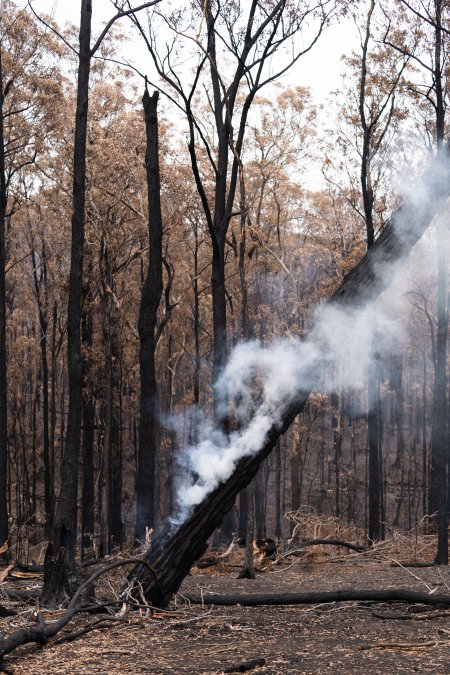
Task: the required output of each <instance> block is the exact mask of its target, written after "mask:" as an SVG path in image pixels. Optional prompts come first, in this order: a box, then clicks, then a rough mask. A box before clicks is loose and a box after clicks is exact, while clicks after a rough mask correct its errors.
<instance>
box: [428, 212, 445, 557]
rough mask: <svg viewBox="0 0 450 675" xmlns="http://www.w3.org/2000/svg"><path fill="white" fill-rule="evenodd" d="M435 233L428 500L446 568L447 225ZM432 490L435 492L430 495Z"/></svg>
mask: <svg viewBox="0 0 450 675" xmlns="http://www.w3.org/2000/svg"><path fill="white" fill-rule="evenodd" d="M437 233H438V302H437V305H438V308H437V313H438V317H437V335H436V368H435V378H434V388H433V425H432V429H431V486H430V493H431V494H430V497H431V501H432V504H433V507H434V506H435V507H436V508H437V512H438V522H437V526H438V550H437V554H436V562H437V563H438V564H439V565H447V564H448V535H447V445H446V440H447V434H446V427H447V364H446V360H447V330H448V316H447V256H446V253H445V251H446V225H445V224H444V222H443V219H442V218H440V219H439V222H438V225H437ZM432 488H434V489H435V492H433V491H432Z"/></svg>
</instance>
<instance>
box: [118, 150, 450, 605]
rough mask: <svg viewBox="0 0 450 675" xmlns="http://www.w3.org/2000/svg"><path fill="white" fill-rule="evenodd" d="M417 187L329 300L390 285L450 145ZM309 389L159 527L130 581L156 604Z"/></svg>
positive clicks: (433, 201)
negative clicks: (203, 492)
mask: <svg viewBox="0 0 450 675" xmlns="http://www.w3.org/2000/svg"><path fill="white" fill-rule="evenodd" d="M419 188H420V189H418V190H417V192H416V193H413V194H412V196H411V198H410V199H409V200H407V201H405V203H404V204H403V205H402V206H401V207H400V208H399V209H398V210H397V212H396V213H395V214H394V215H393V217H392V218H391V219H390V221H389V222H388V223H387V224H386V226H385V229H384V230H383V232H382V234H381V235H380V236H379V237H378V239H377V240H376V241H375V243H374V244H373V246H371V248H370V249H369V250H368V251H367V253H366V254H365V256H364V257H363V258H362V260H361V261H360V262H359V263H358V265H356V267H355V268H354V269H353V270H352V272H350V274H349V275H348V276H347V277H346V279H345V280H344V282H343V283H342V285H341V286H340V288H339V289H338V290H337V291H336V292H335V293H334V295H333V297H332V299H331V301H332V302H333V303H336V304H340V305H344V306H353V307H355V306H356V307H358V306H362V305H364V304H365V303H367V302H368V301H370V300H373V299H374V298H375V297H376V296H377V295H378V294H379V293H380V292H381V291H382V290H384V289H385V288H386V287H387V286H388V285H389V284H390V282H391V280H392V278H393V274H394V263H398V261H399V260H401V259H402V258H404V257H406V255H407V254H408V253H409V252H410V250H411V248H412V247H413V246H414V244H415V243H416V242H417V241H418V239H419V238H420V237H421V236H422V234H423V233H424V231H425V229H426V228H427V226H428V225H429V223H430V222H431V220H432V219H433V218H434V216H435V214H436V212H438V211H439V210H440V209H442V208H443V206H444V204H445V202H446V200H447V198H448V196H449V195H450V168H449V165H448V150H445V152H441V153H439V154H438V157H437V158H436V159H435V161H434V162H433V163H432V165H431V166H430V168H429V170H428V171H427V172H425V174H424V175H423V177H422V181H421V184H420V186H419ZM419 193H420V194H421V195H423V194H426V195H427V197H428V198H427V199H426V200H423V199H421V200H420V201H418V200H417V199H416V197H415V195H417V194H419ZM381 262H383V263H384V264H383V265H381V264H380V263H381ZM312 375H313V373H312ZM308 394H309V392H306V391H305V392H303V393H298V395H297V399H296V401H294V402H293V403H290V404H289V405H287V406H286V408H285V410H284V411H283V413H282V417H281V422H280V424H274V425H273V426H272V428H271V429H270V430H269V431H268V433H267V435H266V440H265V442H264V443H263V444H262V446H261V449H260V450H259V452H258V453H257V454H256V455H255V456H253V457H245V458H243V459H241V461H240V462H239V463H238V466H237V467H236V469H235V471H234V472H233V474H232V475H231V476H230V477H229V478H228V479H227V480H225V481H224V482H223V483H222V484H220V485H219V486H218V487H217V488H216V489H215V490H213V491H212V492H211V493H210V494H209V495H208V496H207V497H206V498H205V499H204V500H203V501H202V502H201V503H200V504H198V505H197V506H196V507H195V508H194V510H193V511H192V513H191V515H190V516H188V518H187V519H186V520H185V521H184V522H183V523H182V524H181V525H180V526H179V527H178V528H173V526H168V527H166V528H165V530H163V532H162V533H161V535H160V536H159V537H158V539H157V540H156V541H155V542H154V544H153V546H152V548H151V549H149V550H148V551H147V553H146V555H145V559H146V561H147V562H148V563H149V564H150V565H151V566H152V567H153V569H155V570H156V573H157V574H156V578H155V577H154V575H152V574H151V573H150V572H149V570H148V569H147V568H143V567H142V566H138V567H136V568H135V569H134V570H133V572H132V573H131V575H130V578H129V580H130V581H133V582H134V583H135V584H136V583H137V582H138V586H139V584H141V585H142V590H143V592H144V593H145V595H146V597H147V599H148V600H149V601H150V602H152V603H153V604H154V605H166V604H167V603H168V602H169V600H170V598H171V597H172V595H173V593H175V592H176V591H177V590H178V588H179V586H180V584H181V582H182V581H183V579H184V577H185V576H186V574H187V573H188V572H189V569H190V568H191V566H192V565H193V563H194V562H195V561H196V560H198V558H199V557H200V556H201V555H202V554H203V553H204V551H205V550H206V547H207V540H208V538H209V537H210V536H211V534H212V533H213V531H214V529H215V528H216V527H217V525H218V524H219V523H220V521H221V520H222V518H223V515H224V514H225V513H226V512H227V510H229V509H230V507H231V505H232V504H233V502H234V499H235V497H236V495H237V493H238V492H239V491H240V490H242V489H243V488H244V487H245V486H246V485H248V484H249V482H250V481H251V480H252V478H253V477H254V476H255V475H256V472H257V471H258V468H259V467H260V465H261V462H262V461H263V460H264V459H265V458H266V457H267V456H268V455H269V453H270V452H271V450H272V449H273V447H274V445H275V443H276V441H277V439H278V438H279V437H280V436H281V435H282V434H283V433H285V432H286V431H287V429H288V428H289V426H290V425H291V424H292V422H293V421H294V419H295V417H296V416H297V415H298V414H299V413H300V412H301V411H302V409H303V407H304V405H305V403H306V401H307V398H308ZM139 588H140V586H139ZM137 593H139V591H137Z"/></svg>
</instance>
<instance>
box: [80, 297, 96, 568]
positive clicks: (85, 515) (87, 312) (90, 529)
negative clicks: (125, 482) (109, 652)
mask: <svg viewBox="0 0 450 675" xmlns="http://www.w3.org/2000/svg"><path fill="white" fill-rule="evenodd" d="M88 293H89V291H88ZM93 334H94V317H93V314H92V307H91V306H90V298H86V299H85V307H84V310H83V317H82V338H83V344H84V347H85V355H84V368H83V370H84V375H85V386H84V392H83V477H82V491H81V557H82V558H90V557H92V556H93V555H94V547H93V537H94V527H95V509H94V425H95V403H94V392H93V385H92V381H91V379H90V377H88V376H89V375H91V373H90V370H91V367H92V358H91V355H90V351H91V349H92V344H93Z"/></svg>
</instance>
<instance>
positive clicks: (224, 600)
mask: <svg viewBox="0 0 450 675" xmlns="http://www.w3.org/2000/svg"><path fill="white" fill-rule="evenodd" d="M185 598H186V600H188V601H189V602H191V603H193V604H196V605H202V604H203V605H228V606H231V605H241V606H242V607H258V606H260V605H319V604H323V603H328V602H388V603H391V602H409V603H419V604H422V605H433V606H434V607H436V606H438V607H450V594H446V595H436V594H434V593H433V594H430V593H423V592H422V591H409V590H407V589H390V590H387V591H353V590H347V589H344V590H339V591H313V592H311V593H277V594H273V595H272V594H270V595H269V594H265V593H257V594H254V595H216V594H215V593H213V594H211V595H202V596H197V595H187V596H185Z"/></svg>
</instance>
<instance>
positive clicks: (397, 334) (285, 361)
mask: <svg viewBox="0 0 450 675" xmlns="http://www.w3.org/2000/svg"><path fill="white" fill-rule="evenodd" d="M449 181H450V167H449V162H448V160H447V155H444V154H443V155H442V156H440V157H438V158H436V160H435V162H434V164H433V165H432V167H431V168H430V169H429V170H428V171H427V172H426V173H425V174H424V177H423V178H422V181H421V184H420V189H418V188H417V187H416V188H415V190H414V192H412V193H411V194H410V195H409V197H408V199H407V200H406V202H405V203H404V205H403V206H402V207H400V209H399V210H398V211H397V213H396V215H395V223H394V225H395V228H391V230H388V228H387V229H386V231H385V232H386V233H387V234H386V237H387V236H389V237H390V238H391V239H390V240H389V241H388V243H387V245H386V240H385V241H384V242H383V243H382V245H383V246H384V248H382V247H381V246H380V248H379V249H378V251H382V252H383V256H381V254H380V255H377V250H376V246H377V244H375V246H374V248H375V252H374V255H372V257H371V258H370V259H369V266H367V263H366V262H365V261H364V260H363V261H362V272H361V268H360V267H359V266H357V268H355V270H354V272H353V273H352V274H354V276H355V277H356V280H357V283H356V284H355V291H354V292H352V290H351V289H350V292H349V291H348V289H347V293H346V295H345V297H344V298H343V300H342V302H341V301H340V295H339V291H338V292H337V293H336V294H335V296H334V302H333V303H329V304H326V305H324V306H322V307H321V308H320V309H319V310H318V312H317V316H316V320H315V322H314V328H313V330H312V331H311V334H310V335H309V337H308V338H307V339H306V340H303V341H302V340H299V339H281V340H278V341H276V342H275V343H274V344H272V345H270V346H269V347H266V348H262V347H261V346H259V345H258V344H257V343H255V342H248V343H243V344H240V345H238V346H237V347H236V348H235V350H234V351H233V353H232V354H231V356H230V359H229V362H228V365H227V367H226V368H225V370H224V372H223V374H222V376H221V378H220V380H219V381H218V382H217V383H216V391H217V393H218V394H219V395H220V394H221V393H223V395H224V396H223V400H224V401H225V400H226V396H227V394H231V397H232V399H233V401H234V408H235V409H234V416H235V418H236V420H237V421H238V423H239V430H238V431H234V432H232V433H231V434H230V435H229V436H226V435H225V434H224V433H223V432H222V431H221V430H220V429H217V428H214V426H213V424H212V423H211V422H207V421H203V422H202V425H201V439H200V442H199V443H198V444H197V445H196V446H193V447H189V448H187V449H186V450H185V452H184V453H183V454H182V456H181V460H180V462H181V465H182V466H183V467H184V469H185V470H186V471H187V472H188V473H189V472H191V474H195V475H196V480H195V484H192V485H189V484H188V483H187V482H186V481H185V482H184V483H183V484H182V485H181V486H180V488H179V494H178V497H179V513H178V515H177V516H176V518H175V520H174V522H176V523H180V522H182V521H183V520H184V519H185V518H186V517H187V516H188V515H189V513H190V512H191V510H192V508H193V507H195V506H196V505H197V504H199V503H200V502H201V501H202V500H203V499H204V498H205V497H206V496H207V495H208V494H209V493H210V492H212V491H213V490H214V489H215V488H216V487H218V485H219V484H221V483H222V482H224V481H225V480H227V479H228V478H229V477H230V476H231V475H232V473H233V472H234V470H235V468H236V466H237V464H238V462H239V461H240V460H241V459H242V458H244V457H249V456H253V455H256V454H257V453H258V451H259V450H260V449H261V448H262V447H263V445H264V443H265V441H266V439H267V435H268V432H269V431H270V430H271V429H273V428H274V427H280V426H281V424H282V421H283V417H284V415H285V413H286V411H287V410H288V409H289V408H290V406H291V405H292V403H294V402H295V401H296V400H297V398H298V397H299V395H301V394H302V393H304V392H308V391H310V390H313V389H322V390H324V389H325V379H324V377H323V374H324V372H326V370H327V369H328V368H329V367H330V366H331V365H336V364H337V365H338V366H339V372H340V377H341V378H342V387H343V388H346V387H350V386H355V385H357V384H360V383H362V382H363V381H364V379H365V373H366V372H367V369H368V367H369V364H370V361H371V358H372V356H373V354H372V346H373V345H374V334H373V331H374V327H375V326H377V327H378V329H379V327H380V326H381V327H382V331H381V332H382V335H383V344H382V346H383V348H388V347H390V346H392V345H393V344H395V342H396V341H398V340H399V339H400V338H401V337H402V330H401V325H400V324H399V323H398V322H396V321H393V320H392V318H390V317H389V316H388V315H387V314H386V313H384V312H383V310H382V307H381V303H380V302H379V301H378V300H376V296H377V295H378V293H379V292H380V291H381V290H383V288H385V287H386V286H387V285H388V284H392V283H393V282H394V278H395V277H397V284H398V285H399V286H400V287H402V286H404V285H405V284H404V278H405V276H406V275H405V272H404V269H405V268H404V262H405V256H404V255H402V250H404V249H405V250H406V251H407V252H409V251H410V250H411V248H412V246H413V245H414V244H415V243H416V241H417V240H418V239H419V237H420V236H421V235H422V233H423V231H424V230H425V228H426V226H427V225H428V224H429V223H430V222H431V220H432V219H433V217H434V214H435V213H436V212H437V211H438V210H439V209H440V208H442V206H443V204H444V203H445V200H446V197H447V194H448V192H449V188H448V185H449ZM383 236H385V235H384V234H382V235H381V237H380V240H379V241H380V242H381V241H382V238H383ZM364 265H366V267H364ZM402 269H403V275H402ZM361 273H362V274H363V275H364V279H365V281H366V283H365V284H361V283H360V281H361V279H360V277H358V275H361ZM350 276H351V275H350ZM406 290H407V289H406ZM380 346H381V345H375V346H374V347H373V348H374V349H376V351H378V350H379V349H380ZM224 405H225V404H224ZM224 413H225V410H224Z"/></svg>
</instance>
